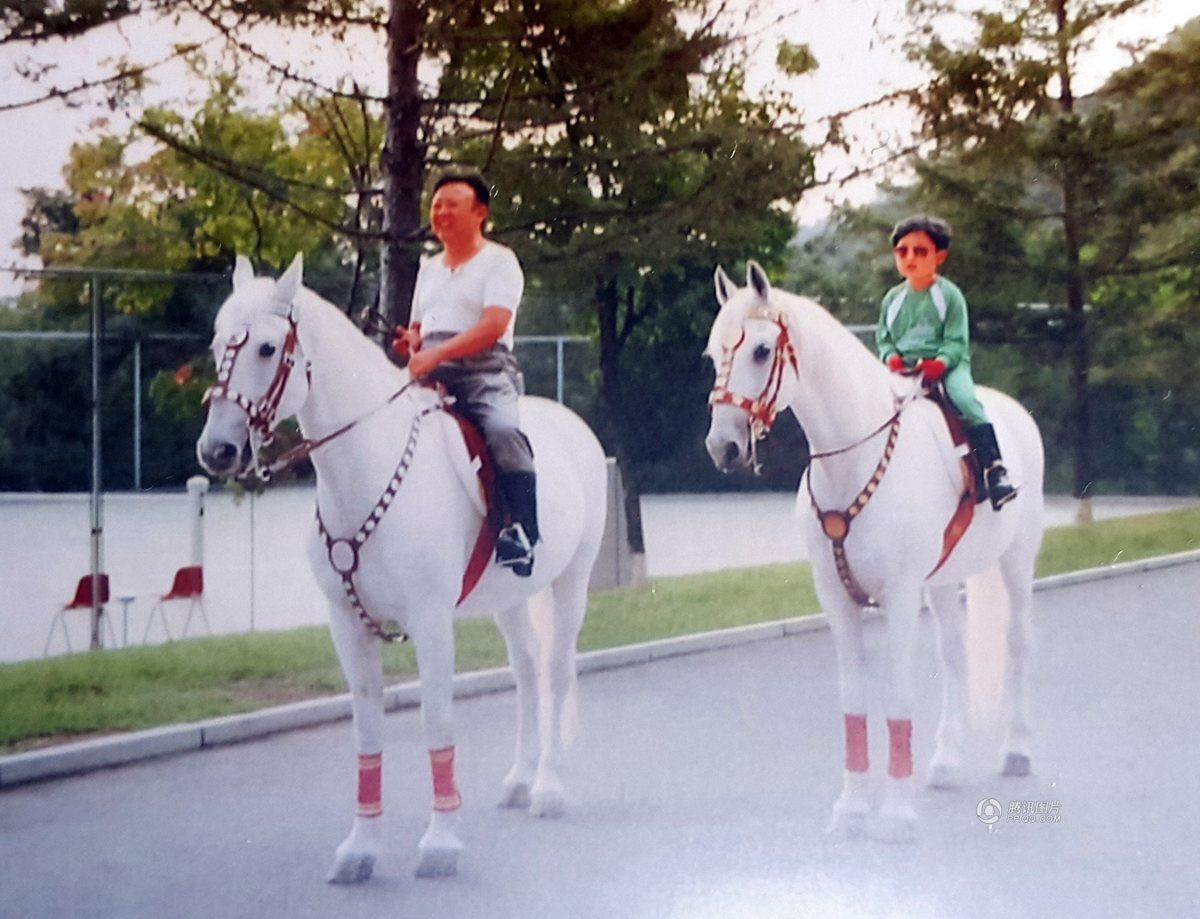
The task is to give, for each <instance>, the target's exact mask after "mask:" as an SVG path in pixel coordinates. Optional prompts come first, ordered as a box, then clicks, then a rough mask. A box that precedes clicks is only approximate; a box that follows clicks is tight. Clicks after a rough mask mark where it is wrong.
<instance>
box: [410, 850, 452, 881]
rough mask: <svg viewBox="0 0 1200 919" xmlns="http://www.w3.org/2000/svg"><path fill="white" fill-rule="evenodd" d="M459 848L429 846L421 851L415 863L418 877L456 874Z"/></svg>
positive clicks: (440, 876) (441, 876)
mask: <svg viewBox="0 0 1200 919" xmlns="http://www.w3.org/2000/svg"><path fill="white" fill-rule="evenodd" d="M459 851H460V850H459V849H441V848H429V849H424V850H422V852H421V860H420V861H419V862H418V863H417V877H419V878H448V877H454V875H456V874H458V853H459Z"/></svg>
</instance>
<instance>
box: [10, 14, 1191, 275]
mask: <svg viewBox="0 0 1200 919" xmlns="http://www.w3.org/2000/svg"><path fill="white" fill-rule="evenodd" d="M769 6H770V8H771V11H772V12H771V16H772V17H774V16H775V15H777V14H778V12H779V11H780V10H781V9H787V10H790V11H791V12H793V13H794V15H792V16H790V17H789V18H787V19H786V21H784V22H783V23H780V24H778V25H774V26H771V27H770V28H769V29H768V30H767V31H766V32H765V33H764V36H763V41H762V46H761V47H762V50H761V52H760V54H759V55H758V57H757V59H756V63H755V65H754V66H753V68H752V71H751V80H752V82H753V83H754V85H755V86H761V85H764V84H766V83H775V82H777V80H778V75H777V74H776V73H775V70H774V48H775V46H776V43H777V42H778V40H779V39H780V38H788V39H790V40H791V41H795V42H802V43H807V44H808V45H809V46H810V47H811V49H812V50H813V52H814V54H815V55H816V57H817V60H818V61H819V63H820V67H819V69H818V70H817V71H816V73H815V74H812V75H810V76H807V77H805V78H803V79H800V80H796V81H792V82H791V84H790V85H789V86H788V89H789V90H791V91H792V92H793V93H794V95H795V97H796V99H797V101H798V102H799V103H800V105H801V107H802V108H803V110H804V111H805V113H806V117H807V118H808V119H810V120H815V119H817V118H820V117H821V116H823V115H829V114H832V113H835V112H839V111H844V110H846V109H848V108H852V107H854V106H857V105H859V104H861V103H863V102H866V101H868V100H870V99H873V98H876V97H878V96H879V95H882V94H883V93H885V92H887V91H889V90H892V89H900V88H903V87H906V86H911V85H913V84H914V83H915V82H916V81H917V80H918V79H919V73H918V72H917V71H916V70H915V69H914V68H913V66H912V65H911V64H909V63H908V62H907V61H906V60H905V59H904V57H903V54H902V52H901V50H900V48H899V43H898V41H896V40H894V39H893V40H888V38H887V37H886V34H885V33H886V32H888V31H889V30H890V31H892V32H896V31H899V30H900V28H901V27H902V25H903V19H904V0H790V2H788V3H779V2H777V3H774V4H769ZM1195 11H1196V7H1195V2H1194V0H1159V2H1158V3H1157V4H1155V5H1152V6H1151V7H1150V8H1149V9H1148V10H1147V11H1146V12H1143V13H1140V14H1138V15H1136V16H1131V17H1127V18H1126V19H1125V20H1122V25H1121V28H1120V29H1119V30H1114V33H1113V34H1110V35H1107V36H1105V37H1104V38H1103V40H1102V41H1101V42H1099V43H1098V45H1097V47H1096V49H1095V51H1094V52H1093V53H1092V55H1091V56H1090V57H1089V58H1088V59H1087V60H1086V61H1085V70H1086V74H1085V80H1084V85H1083V86H1081V87H1080V89H1081V90H1082V91H1087V90H1088V89H1090V88H1092V87H1094V86H1095V85H1096V84H1098V83H1099V82H1100V81H1101V80H1102V79H1103V78H1104V76H1105V75H1106V74H1108V73H1109V72H1111V71H1112V70H1113V69H1114V68H1116V67H1118V66H1120V65H1122V64H1124V63H1127V62H1128V55H1127V54H1126V53H1125V52H1123V51H1121V50H1120V48H1119V44H1120V43H1121V42H1122V41H1128V40H1130V39H1133V38H1137V37H1150V38H1161V37H1163V36H1165V35H1166V34H1167V33H1168V32H1170V31H1171V29H1172V28H1174V27H1175V26H1177V25H1179V24H1181V23H1182V22H1184V21H1185V20H1186V19H1188V18H1190V16H1192V15H1195ZM185 33H190V34H185ZM210 34H211V33H210V32H209V31H208V30H206V29H205V28H204V27H201V26H195V27H193V28H191V29H186V28H185V29H183V30H175V31H173V32H172V31H170V30H167V29H164V28H161V27H160V28H157V29H156V28H152V27H151V26H150V24H148V23H139V22H128V23H125V24H123V25H122V26H121V27H120V28H115V27H114V28H107V29H104V30H102V31H100V32H98V33H95V34H92V35H89V36H86V37H85V38H84V39H81V40H77V41H75V42H72V43H62V42H54V43H48V44H46V45H43V46H39V48H38V49H37V50H36V54H37V56H38V59H39V60H41V61H43V62H45V63H52V64H54V65H55V68H56V69H55V70H54V72H53V74H52V75H51V76H50V77H49V78H48V81H49V82H48V84H47V85H58V86H70V85H74V84H76V83H77V82H79V81H80V80H83V79H87V78H89V77H94V76H96V75H97V74H102V73H105V72H108V70H110V69H111V61H112V59H114V58H118V57H125V58H129V59H131V60H135V61H138V62H142V63H146V62H151V61H157V60H160V59H161V58H163V57H165V56H166V55H167V54H168V53H169V50H170V45H171V42H173V41H186V40H204V39H206V38H209V37H210ZM255 44H256V45H257V46H258V47H259V48H260V49H261V50H263V51H264V52H266V53H268V54H270V55H272V56H273V57H275V59H277V60H281V61H288V62H290V63H291V64H292V65H293V66H297V65H301V64H302V65H305V66H311V67H312V68H313V70H312V71H310V72H316V73H319V74H320V75H322V76H323V77H325V78H330V77H332V76H334V75H337V74H341V73H346V72H350V71H352V72H354V74H355V76H356V77H357V78H358V80H359V81H360V83H362V84H364V85H366V86H370V87H373V88H375V89H376V90H378V89H379V88H380V87H381V85H382V83H383V81H384V61H383V54H382V51H381V50H378V49H375V48H372V47H369V46H368V47H365V48H364V47H362V46H360V47H357V48H346V47H340V48H339V47H334V48H331V47H330V46H329V44H328V43H326V44H325V45H323V46H322V47H321V48H320V49H319V51H320V53H319V54H313V53H312V52H311V51H308V52H306V51H305V49H303V48H302V47H298V46H297V43H296V40H295V38H294V36H291V35H284V34H282V33H277V32H276V33H269V32H265V31H260V32H259V33H258V35H257V36H256V37H255ZM211 47H212V48H214V49H215V48H216V47H218V46H217V45H215V44H213V45H212V46H211ZM29 53H30V49H29V48H28V47H22V46H17V47H12V48H7V49H0V106H3V105H5V104H9V103H13V102H18V101H21V100H25V99H28V98H31V97H36V96H37V95H39V94H40V93H41V92H43V91H44V89H39V87H38V86H35V85H32V84H30V83H28V82H26V81H24V80H23V79H21V78H20V77H19V76H17V75H16V74H15V73H14V72H13V66H14V64H15V63H17V62H19V61H21V60H23V59H24V58H25V57H26V56H27V55H28V54H29ZM306 59H308V60H306ZM153 76H154V79H155V86H154V87H153V88H152V89H151V91H150V92H149V94H148V95H149V98H150V101H151V102H163V101H166V100H170V101H175V100H178V99H181V98H184V99H186V98H187V97H188V96H189V94H190V95H193V96H194V95H195V92H196V88H195V86H194V85H191V84H189V82H188V80H187V79H186V75H185V73H184V70H183V68H182V67H181V66H178V65H168V66H166V67H162V68H159V69H156V70H155V71H154V73H153ZM1089 84H1090V85H1089ZM126 119H127V116H125V115H122V114H120V113H113V112H110V111H109V110H108V109H107V107H106V106H105V105H104V104H103V100H102V96H101V95H99V94H97V95H96V97H95V98H94V100H93V101H91V102H89V103H88V104H85V105H82V106H80V107H78V108H67V107H66V106H64V105H63V104H62V103H59V102H50V103H45V104H42V105H39V106H36V107H34V108H28V109H21V110H16V111H10V112H0V265H8V264H13V263H15V262H16V256H17V253H16V252H15V251H14V250H13V249H11V248H10V243H11V241H12V240H15V239H16V238H17V236H18V235H19V232H20V218H21V213H22V198H21V195H20V192H19V189H21V188H23V187H28V186H34V185H45V186H59V185H61V183H62V168H63V165H64V163H65V162H66V160H67V155H68V151H69V149H70V146H71V144H72V143H74V142H76V141H79V140H87V139H88V138H89V137H91V136H94V135H95V133H96V132H97V130H99V129H100V128H101V127H103V128H104V129H106V130H113V129H116V128H119V127H123V126H124V125H125V124H127V123H128V122H127V120H126ZM102 120H103V121H102ZM872 124H873V125H874V127H875V128H878V129H882V130H885V131H888V132H891V133H893V134H894V133H896V132H900V133H903V132H904V131H905V130H906V129H907V126H908V125H907V119H906V117H905V116H904V113H903V112H895V111H893V112H891V113H885V114H882V115H879V116H876V117H874V118H873V120H872V123H871V124H868V123H867V122H862V123H860V125H859V128H860V130H861V131H864V132H866V131H870V130H872V129H873V127H872ZM857 165H859V162H858V161H854V160H846V159H844V158H841V159H838V158H826V159H823V160H822V161H820V162H819V164H818V167H819V168H818V172H819V174H821V175H826V174H831V173H832V174H834V175H840V174H842V173H843V172H844V171H845V170H848V169H851V168H854V167H855V166H857ZM873 187H874V182H873V180H866V181H859V182H857V183H855V184H854V185H852V186H849V187H847V188H844V189H839V188H837V187H836V186H834V187H826V188H823V189H819V190H816V191H814V192H812V193H810V195H809V196H808V197H807V198H806V200H805V201H804V202H803V203H802V206H801V208H800V216H801V218H802V219H808V220H812V219H816V218H818V217H820V216H821V215H822V214H824V213H826V212H827V211H828V208H829V205H830V202H831V201H832V200H836V199H839V198H844V197H847V196H849V197H850V198H852V199H853V200H855V201H857V202H861V201H864V200H868V199H869V198H870V196H871V191H872V189H873ZM14 290H15V287H14V283H13V281H12V278H11V276H10V275H8V274H7V273H5V272H0V295H4V294H9V293H12V292H13V291H14Z"/></svg>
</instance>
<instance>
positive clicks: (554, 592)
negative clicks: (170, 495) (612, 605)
mask: <svg viewBox="0 0 1200 919" xmlns="http://www.w3.org/2000/svg"><path fill="white" fill-rule="evenodd" d="M243 263H244V260H243V259H239V265H238V269H237V271H236V272H235V275H234V282H235V283H234V292H233V294H232V295H231V296H230V297H229V299H228V300H227V301H226V302H225V304H224V305H223V306H222V308H221V310H220V312H219V314H218V316H217V319H216V323H215V327H216V335H215V338H214V340H213V348H214V352H215V353H216V355H217V357H218V362H219V357H220V354H221V352H222V350H223V347H224V344H225V342H227V341H228V340H229V338H230V336H231V335H232V334H233V333H234V332H236V331H238V330H240V329H241V328H243V327H247V326H248V327H249V330H250V340H249V342H248V343H247V345H246V346H245V347H244V348H243V349H242V352H241V353H240V355H239V357H238V359H237V362H236V364H235V366H234V371H233V377H232V379H231V381H230V385H231V388H232V389H233V390H234V391H235V392H240V393H242V394H244V395H245V396H247V397H249V398H250V399H252V400H257V399H258V398H259V397H260V396H261V395H262V393H263V392H264V390H265V389H266V387H267V385H268V384H269V382H270V379H271V376H272V375H273V373H274V368H275V366H276V364H277V362H278V359H279V348H280V347H281V346H282V343H283V339H284V336H285V334H286V332H287V321H286V316H287V314H288V310H289V308H290V309H292V310H293V311H294V312H293V315H295V317H296V320H297V323H298V335H299V349H298V353H297V363H296V369H295V370H294V371H293V373H292V375H291V378H290V380H289V382H288V385H287V387H286V389H285V392H284V397H283V401H282V403H281V407H280V413H279V417H280V418H286V417H289V416H292V415H295V416H296V418H297V419H298V421H299V423H300V427H301V430H302V432H303V433H304V435H305V436H306V437H308V438H317V437H320V436H322V435H325V434H327V433H329V432H331V431H333V430H335V429H337V428H338V427H340V426H341V425H343V424H345V423H347V422H349V421H352V420H353V419H355V418H359V417H362V416H366V417H365V419H364V420H363V421H362V422H361V423H360V424H358V425H356V426H355V427H353V428H352V429H351V430H350V431H349V432H347V433H346V434H344V435H343V436H341V437H339V438H337V439H336V440H334V441H331V442H330V443H329V444H327V445H325V446H323V447H321V448H319V449H318V450H317V451H316V452H315V453H313V455H312V461H313V465H314V466H315V468H316V472H317V503H318V507H319V508H320V512H321V516H322V519H323V520H324V522H325V526H326V528H327V529H328V531H329V533H330V534H331V535H332V536H333V537H335V538H337V537H349V536H351V535H352V534H353V533H354V532H355V531H356V530H357V529H358V528H359V526H360V525H362V524H363V522H364V521H365V520H366V518H367V516H368V514H369V513H370V512H371V510H372V508H373V507H374V506H375V504H376V502H377V501H378V500H379V498H380V496H381V494H382V493H383V490H384V488H385V487H386V486H387V484H388V482H389V480H390V479H391V477H392V475H393V473H394V472H395V471H396V467H397V464H398V462H399V460H400V456H401V453H402V451H403V449H404V445H405V443H406V442H407V440H408V437H409V431H410V428H411V426H412V422H413V419H414V417H415V416H416V414H417V413H418V412H419V411H420V410H421V409H422V408H424V407H427V406H429V405H431V404H432V403H433V402H434V400H435V396H434V394H433V393H432V392H431V391H429V390H427V389H413V390H410V391H409V393H406V394H405V395H403V396H401V397H400V398H399V399H397V400H396V401H395V402H393V403H392V404H390V405H386V406H385V403H386V402H387V400H388V398H389V397H390V396H391V395H392V394H393V393H395V392H396V391H397V390H398V389H399V388H400V387H401V386H403V385H404V384H405V383H406V382H407V379H408V375H407V373H406V372H404V371H401V370H399V369H398V368H396V367H395V366H393V365H392V364H391V363H390V362H389V361H388V360H387V358H386V357H385V356H384V355H383V353H382V352H381V351H380V350H379V349H378V348H377V347H376V346H374V345H373V344H372V343H371V342H370V341H368V340H367V339H366V338H365V337H364V336H363V335H362V334H361V333H360V332H359V331H358V330H357V329H356V328H355V327H354V326H353V324H352V323H351V322H350V321H349V320H348V319H347V318H346V317H345V316H344V315H343V314H342V313H341V312H339V311H338V310H337V309H336V308H335V307H334V306H333V305H332V304H330V303H328V302H327V301H325V300H323V299H321V298H320V297H319V296H317V295H316V294H315V293H313V292H312V291H310V290H308V289H306V288H304V287H302V286H301V284H300V272H299V259H297V262H296V263H294V265H293V268H292V269H289V271H288V272H287V273H285V275H284V276H283V277H282V278H280V280H279V282H277V283H276V282H273V281H271V280H270V279H265V278H254V277H253V272H252V271H251V270H250V269H249V264H248V263H244V264H243ZM264 344H267V345H273V346H274V347H275V351H274V352H273V353H272V354H269V355H263V354H260V348H261V347H262V345H264ZM306 367H307V368H309V369H310V370H311V384H308V383H307V382H306V373H305V369H306ZM380 406H385V407H383V408H379V407H380ZM521 423H522V429H523V430H524V431H525V433H526V434H527V436H528V437H529V439H530V441H531V442H532V444H533V451H534V457H535V463H536V466H537V473H538V504H539V511H540V513H539V516H540V519H541V536H542V541H541V542H540V543H539V544H538V547H537V564H536V565H535V568H534V574H533V576H532V577H530V578H519V577H517V576H516V575H514V574H513V573H512V572H511V571H509V570H507V569H503V568H500V567H499V566H497V565H494V564H493V565H490V566H489V567H488V569H487V571H486V573H485V574H484V576H483V578H482V579H481V581H480V582H479V584H478V586H477V587H476V588H475V590H474V592H473V593H472V594H471V596H470V597H469V598H468V599H467V600H466V601H465V602H464V603H463V605H462V606H461V607H459V608H458V609H457V610H456V609H455V602H456V600H457V599H458V596H459V592H460V587H461V581H462V575H463V571H464V569H465V568H466V564H467V559H468V558H469V556H470V553H471V550H472V548H473V546H474V543H475V539H476V537H477V535H478V533H479V527H480V523H481V520H482V515H481V504H480V500H479V495H478V486H477V482H476V480H475V477H474V473H473V471H472V470H471V469H470V468H469V466H468V461H467V454H466V450H465V448H464V447H463V445H462V437H461V435H460V433H459V431H458V429H457V425H456V423H455V422H454V421H453V420H452V419H451V418H449V417H448V416H447V415H445V414H444V413H441V412H434V413H432V414H430V415H427V416H425V418H424V420H423V422H422V424H421V431H420V437H419V440H418V444H417V447H416V451H415V454H414V456H413V460H412V463H411V466H410V468H409V471H408V473H407V475H406V477H405V478H404V481H403V483H402V485H401V486H400V489H399V492H398V494H397V496H396V499H395V501H394V503H393V504H392V506H391V508H390V509H389V510H388V511H387V513H386V514H385V515H384V517H383V519H382V520H381V522H380V523H379V525H378V526H377V527H376V528H375V531H374V532H373V533H372V534H371V536H370V537H369V538H368V540H367V541H366V543H365V544H364V546H363V548H362V551H361V561H360V567H359V570H358V573H357V574H356V575H355V583H356V586H357V588H358V591H359V595H360V597H361V600H362V603H363V605H364V607H365V608H366V610H367V611H368V613H370V614H371V615H372V616H373V617H374V618H375V619H377V620H383V619H394V620H395V621H396V622H397V623H398V624H399V625H400V627H401V628H402V629H404V630H405V631H406V632H407V633H408V634H409V635H410V636H411V638H412V641H413V644H414V646H415V650H416V656H417V663H418V666H419V668H420V676H421V719H422V726H423V728H424V732H425V740H426V746H427V747H428V749H430V750H437V749H441V748H444V747H448V746H451V745H453V744H454V727H453V721H452V718H451V694H452V679H453V675H454V636H453V631H452V628H451V623H452V618H453V617H454V616H455V615H460V616H479V615H485V614H491V615H493V616H494V617H495V619H496V622H497V624H498V625H499V626H500V629H501V632H502V633H503V636H504V640H505V643H506V645H507V648H508V653H509V658H510V660H511V662H512V666H513V670H514V672H515V674H516V680H517V688H518V691H517V705H518V717H517V743H516V757H515V763H514V765H513V768H512V770H511V771H510V772H509V774H508V777H507V778H506V779H505V782H504V787H503V789H502V797H501V801H502V803H503V804H505V805H507V806H521V807H528V808H529V810H530V812H531V813H532V814H534V815H537V816H553V815H557V814H558V813H559V812H560V811H561V810H562V806H563V792H562V783H561V781H560V779H559V770H560V765H561V757H562V749H563V738H564V733H565V732H566V730H567V728H568V727H569V721H570V717H571V711H572V704H573V694H574V689H575V646H576V640H577V637H578V634H579V629H580V626H581V625H582V623H583V617H584V613H585V611H586V605H587V583H588V577H589V575H590V573H591V569H592V563H593V562H594V560H595V557H596V554H597V552H598V550H599V546H600V541H601V538H602V535H603V530H604V515H605V507H606V500H605V495H606V489H607V478H606V471H605V459H604V454H603V450H602V449H601V447H600V444H599V443H598V442H597V440H596V438H595V436H594V435H593V434H592V432H591V431H590V430H589V429H588V427H587V426H586V425H585V424H584V423H583V422H582V421H581V420H580V419H579V418H578V417H577V416H576V415H574V414H573V413H571V412H570V411H569V410H567V409H565V408H563V407H562V406H560V405H557V404H556V403H553V402H549V401H547V400H544V399H535V398H531V399H524V400H522V403H521ZM246 442H247V423H246V415H245V414H244V413H243V412H242V411H241V409H239V408H238V407H237V406H236V405H235V404H233V403H232V402H229V401H227V400H217V401H215V402H214V404H213V405H212V406H211V408H210V412H209V417H208V421H207V423H206V425H205V427H204V430H203V432H202V434H201V436H200V439H199V441H198V443H197V452H198V454H199V456H200V458H201V462H202V463H204V464H205V465H206V466H207V467H209V468H210V470H211V471H213V472H215V473H218V474H233V473H237V472H240V471H241V467H242V466H244V464H245V453H244V445H245V444H246ZM308 554H309V562H310V564H311V565H312V568H313V571H314V572H315V574H316V578H317V582H318V584H319V585H320V587H321V589H322V590H323V591H324V593H325V594H326V596H327V598H328V599H329V603H330V631H331V633H332V635H333V640H334V644H335V646H336V649H337V653H338V658H339V661H340V663H341V666H342V670H343V673H344V674H345V676H346V681H347V683H348V684H349V687H350V689H351V691H352V693H353V696H354V702H353V710H354V729H355V735H356V739H357V745H358V752H359V753H360V754H374V753H379V752H380V751H381V750H382V749H383V704H382V703H383V675H382V669H381V664H380V652H379V642H378V640H377V639H375V638H374V637H372V636H371V635H370V634H369V633H368V632H367V631H366V629H365V628H364V627H363V626H362V624H361V623H360V622H359V621H358V618H357V616H356V614H355V613H354V611H353V609H352V608H351V606H350V605H349V603H348V602H347V600H346V597H345V592H344V589H343V585H342V581H341V579H340V577H338V575H337V574H336V573H335V572H334V570H333V568H332V567H331V565H330V562H329V559H328V557H327V553H326V549H325V544H324V541H323V540H322V539H321V538H320V536H319V534H318V532H317V529H316V525H315V522H314V525H313V531H312V539H311V541H310V543H309V553H308ZM543 592H544V593H546V594H547V595H548V599H549V600H551V601H552V608H551V614H550V617H549V627H548V628H543V629H541V630H540V631H539V630H536V629H535V628H534V623H533V622H532V620H531V617H530V614H529V610H528V607H527V601H528V600H529V599H530V598H531V597H533V596H534V595H535V594H539V593H543ZM539 678H540V679H539ZM539 684H541V685H542V686H544V687H546V688H548V690H549V692H548V698H546V699H544V700H543V699H542V698H541V696H542V695H546V694H545V693H540V692H539ZM539 707H541V708H542V718H541V728H542V730H541V731H540V732H539ZM539 735H540V736H539ZM348 771H349V770H348ZM457 819H458V815H457V813H456V812H455V813H440V812H436V811H434V812H432V814H431V818H430V824H429V827H428V829H427V831H426V833H425V836H424V837H423V838H422V840H421V844H420V851H421V862H420V865H419V867H418V874H427V875H428V874H445V873H451V872H452V871H453V870H454V867H455V864H456V859H457V855H458V852H459V850H460V849H461V847H462V846H461V843H460V841H459V839H458V835H457V830H456V825H457ZM381 844H382V838H381V831H380V820H379V819H377V818H376V819H362V818H357V817H356V818H355V821H354V825H353V828H352V830H351V833H350V835H349V836H348V837H347V838H346V840H345V841H344V842H343V843H342V845H341V846H339V848H338V851H337V854H336V857H335V862H334V866H333V869H332V871H331V875H330V878H331V880H342V881H346V880H361V879H363V878H365V877H368V876H369V875H370V871H371V866H372V865H373V864H374V860H375V858H376V856H377V855H378V852H379V849H380V846H381Z"/></svg>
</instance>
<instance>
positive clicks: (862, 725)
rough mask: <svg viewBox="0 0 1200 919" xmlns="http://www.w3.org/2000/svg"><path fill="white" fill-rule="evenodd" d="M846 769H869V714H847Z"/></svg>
mask: <svg viewBox="0 0 1200 919" xmlns="http://www.w3.org/2000/svg"><path fill="white" fill-rule="evenodd" d="M846 770H847V771H848V772H866V771H867V716H866V715H847V716H846Z"/></svg>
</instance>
